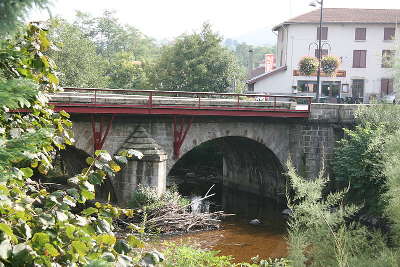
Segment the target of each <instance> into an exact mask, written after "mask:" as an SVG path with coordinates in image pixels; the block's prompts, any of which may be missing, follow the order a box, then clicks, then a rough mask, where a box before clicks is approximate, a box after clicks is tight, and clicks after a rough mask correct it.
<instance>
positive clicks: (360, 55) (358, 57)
mask: <svg viewBox="0 0 400 267" xmlns="http://www.w3.org/2000/svg"><path fill="white" fill-rule="evenodd" d="M366 66H367V51H366V50H353V68H365V67H366Z"/></svg>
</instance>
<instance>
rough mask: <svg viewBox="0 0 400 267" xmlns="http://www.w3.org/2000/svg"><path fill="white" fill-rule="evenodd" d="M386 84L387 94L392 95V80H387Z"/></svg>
mask: <svg viewBox="0 0 400 267" xmlns="http://www.w3.org/2000/svg"><path fill="white" fill-rule="evenodd" d="M388 83H389V84H388V94H391V93H393V79H389V82H388Z"/></svg>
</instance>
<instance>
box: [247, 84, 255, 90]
mask: <svg viewBox="0 0 400 267" xmlns="http://www.w3.org/2000/svg"><path fill="white" fill-rule="evenodd" d="M247 91H249V92H254V83H248V84H247Z"/></svg>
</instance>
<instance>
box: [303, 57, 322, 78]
mask: <svg viewBox="0 0 400 267" xmlns="http://www.w3.org/2000/svg"><path fill="white" fill-rule="evenodd" d="M317 69H318V59H317V58H315V57H311V56H305V57H303V58H302V59H301V60H300V62H299V71H300V73H301V74H302V75H305V76H310V75H311V74H312V73H314V72H315V71H316V70H317Z"/></svg>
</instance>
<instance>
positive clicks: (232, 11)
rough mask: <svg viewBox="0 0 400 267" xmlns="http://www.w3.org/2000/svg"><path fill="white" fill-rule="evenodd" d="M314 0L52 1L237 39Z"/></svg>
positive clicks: (148, 29) (67, 10) (342, 2)
mask: <svg viewBox="0 0 400 267" xmlns="http://www.w3.org/2000/svg"><path fill="white" fill-rule="evenodd" d="M310 2H311V1H310V0H240V1H239V0H201V1H199V0H196V1H194V0H52V4H51V6H50V11H51V13H52V15H53V16H57V15H58V16H61V17H64V18H66V19H68V20H72V18H73V17H74V14H75V11H76V10H80V11H84V12H88V13H91V14H93V15H94V16H97V15H101V13H102V12H103V11H104V10H114V11H116V16H117V17H118V18H119V19H120V21H121V22H122V23H124V24H130V25H132V26H134V27H136V28H138V29H139V30H141V31H142V32H143V33H144V34H146V35H148V36H150V37H153V38H155V39H158V40H171V39H173V38H174V37H176V36H178V35H180V34H182V33H185V32H186V33H190V32H193V31H194V30H198V29H199V28H200V26H201V24H202V23H203V22H205V21H207V22H210V23H211V24H212V25H213V27H214V30H216V31H217V32H219V33H220V34H221V35H223V36H224V37H225V38H233V39H235V38H237V37H239V36H241V35H245V34H246V33H249V32H252V31H254V30H257V29H265V30H267V31H269V30H270V29H271V28H272V26H274V25H277V24H279V23H281V22H283V21H284V20H286V19H288V18H290V17H294V16H297V15H300V14H302V13H305V12H308V11H311V10H313V9H314V8H313V7H310V6H309V3H310ZM324 7H346V8H398V9H400V1H399V0H379V1H372V0H325V1H324ZM48 17H49V15H48V12H47V11H45V12H43V11H42V12H40V11H33V12H31V14H30V16H29V20H44V19H47V18H48Z"/></svg>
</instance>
